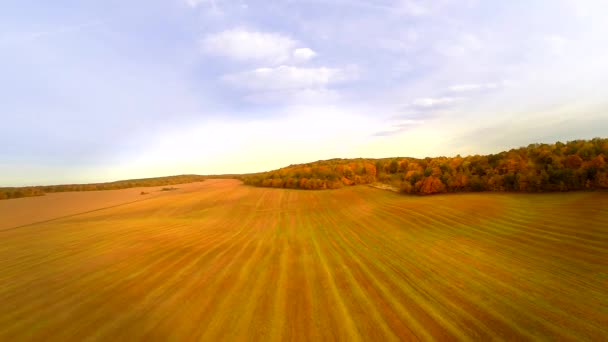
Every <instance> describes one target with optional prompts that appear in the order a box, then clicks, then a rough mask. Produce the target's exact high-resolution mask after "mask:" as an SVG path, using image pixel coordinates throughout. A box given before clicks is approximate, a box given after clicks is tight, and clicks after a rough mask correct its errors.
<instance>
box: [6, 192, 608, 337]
mask: <svg viewBox="0 0 608 342" xmlns="http://www.w3.org/2000/svg"><path fill="white" fill-rule="evenodd" d="M191 190H192V191H182V192H171V193H167V194H163V195H161V196H158V197H153V198H149V199H146V200H143V201H138V202H134V203H128V204H124V205H119V206H114V207H111V208H107V209H102V210H96V211H91V212H88V213H84V214H80V215H73V216H70V217H65V218H60V219H56V220H52V221H47V222H43V223H39V224H33V225H28V226H23V227H20V228H16V229H9V230H4V231H0V340H3V341H4V340H7V341H11V340H32V341H48V340H56V341H66V340H83V339H89V340H101V341H107V340H110V341H116V340H129V341H133V340H146V341H148V340H175V341H182V340H208V341H218V340H228V341H234V340H242V339H248V340H260V341H269V340H270V341H277V340H345V341H359V340H365V341H390V340H416V339H418V340H433V339H434V340H456V339H458V340H490V339H501V340H533V339H549V340H596V341H599V340H606V339H608V193H566V194H562V193H560V194H538V195H525V194H517V195H513V194H460V195H443V196H430V197H407V196H401V195H398V194H395V193H393V192H390V191H384V190H379V189H374V188H371V187H366V186H361V187H349V188H344V189H340V190H333V191H298V190H282V189H269V188H253V187H247V186H244V185H241V184H240V183H239V182H238V181H235V180H208V181H205V182H203V183H201V184H199V185H198V186H197V187H196V188H193V189H191ZM66 196H67V195H66ZM137 196H140V195H139V194H138V195H137ZM137 196H135V197H137ZM26 200H30V202H27V203H35V202H34V201H33V200H36V198H32V199H26ZM10 202H11V201H5V202H4V203H10ZM127 202H128V201H127ZM4 203H2V204H4ZM24 203H25V202H24ZM38 203H41V202H38ZM79 205H84V204H83V203H79ZM104 205H105V204H104ZM102 206H103V205H102ZM87 208H88V207H87ZM28 209H29V211H30V212H31V213H32V215H34V214H33V213H37V212H38V211H40V210H44V209H42V206H36V205H32V207H31V208H28ZM3 210H6V209H3ZM86 210H89V209H86ZM48 211H49V212H52V211H53V210H51V209H48ZM7 213H9V214H10V211H0V215H6V214H7ZM62 213H64V214H65V212H62ZM59 216H64V215H59ZM2 217H3V219H4V216H2Z"/></svg>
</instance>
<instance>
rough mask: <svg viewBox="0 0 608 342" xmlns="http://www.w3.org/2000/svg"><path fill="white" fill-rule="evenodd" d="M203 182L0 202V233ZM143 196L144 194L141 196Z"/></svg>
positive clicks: (180, 190) (67, 193) (194, 186)
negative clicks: (167, 189)
mask: <svg viewBox="0 0 608 342" xmlns="http://www.w3.org/2000/svg"><path fill="white" fill-rule="evenodd" d="M201 186H202V182H196V183H188V184H178V185H170V186H154V187H141V188H129V189H120V190H104V191H77V192H57V193H48V194H46V195H44V196H38V197H24V198H17V199H12V200H4V201H0V218H2V219H1V220H0V230H3V229H10V228H15V227H19V226H23V225H28V224H32V223H36V222H42V221H48V220H52V219H56V218H59V217H65V216H70V215H75V214H79V213H83V212H87V211H92V210H98V209H102V208H107V207H112V206H116V205H121V204H125V203H129V202H135V201H141V200H145V199H148V198H151V197H156V196H161V195H163V196H166V195H167V191H162V189H163V188H171V187H173V188H176V190H171V192H177V193H182V192H187V191H193V190H197V189H199V188H200V187H201ZM142 192H146V193H147V194H145V195H142V194H141V193H142Z"/></svg>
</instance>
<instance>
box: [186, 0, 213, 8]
mask: <svg viewBox="0 0 608 342" xmlns="http://www.w3.org/2000/svg"><path fill="white" fill-rule="evenodd" d="M185 1H186V5H188V6H190V7H192V8H196V7H198V6H200V5H202V4H210V5H212V6H215V1H214V0H185Z"/></svg>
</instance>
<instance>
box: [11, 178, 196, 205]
mask: <svg viewBox="0 0 608 342" xmlns="http://www.w3.org/2000/svg"><path fill="white" fill-rule="evenodd" d="M205 179H206V177H205V176H199V175H179V176H168V177H153V178H141V179H128V180H121V181H116V182H107V183H90V184H62V185H43V186H27V187H4V188H0V200H2V199H11V198H20V197H32V196H43V195H44V194H46V193H51V192H67V191H95V190H118V189H127V188H136V187H148V186H163V185H175V184H184V183H193V182H201V181H203V180H205Z"/></svg>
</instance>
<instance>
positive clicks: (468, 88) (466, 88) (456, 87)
mask: <svg viewBox="0 0 608 342" xmlns="http://www.w3.org/2000/svg"><path fill="white" fill-rule="evenodd" d="M482 87H483V85H481V84H456V85H453V86H451V87H448V89H449V90H450V91H453V92H464V91H471V90H478V89H481V88H482Z"/></svg>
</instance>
